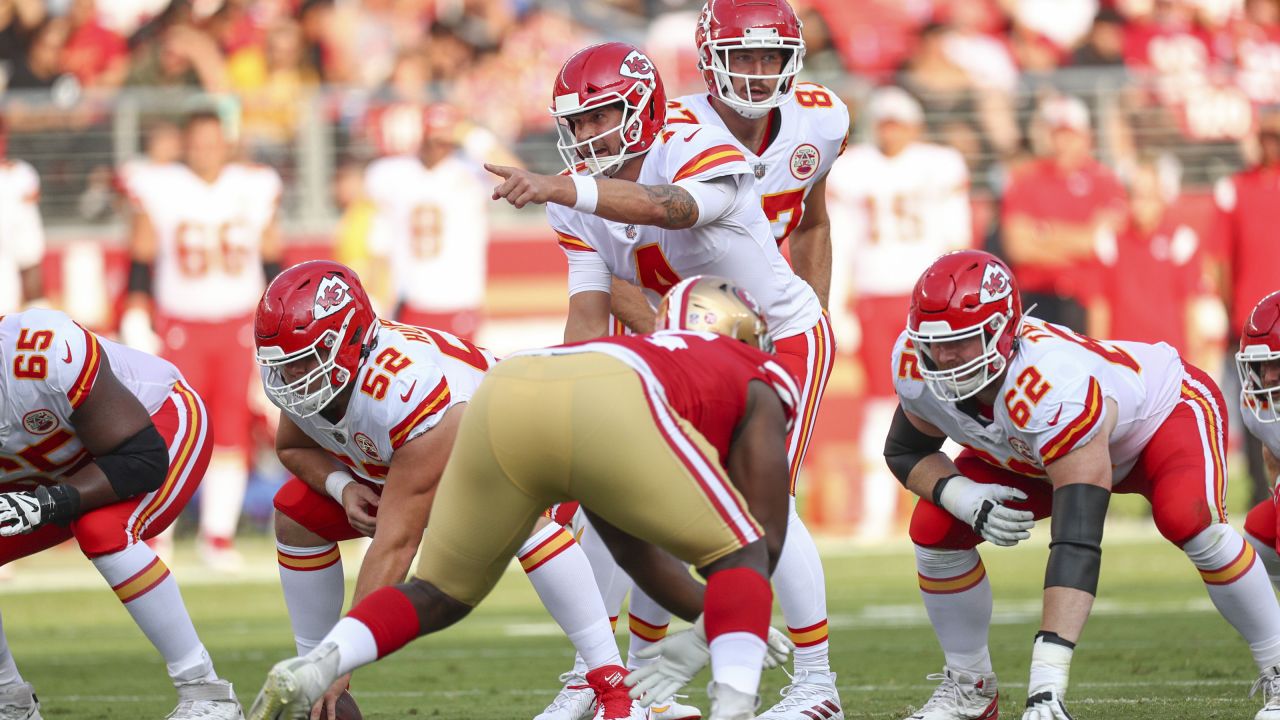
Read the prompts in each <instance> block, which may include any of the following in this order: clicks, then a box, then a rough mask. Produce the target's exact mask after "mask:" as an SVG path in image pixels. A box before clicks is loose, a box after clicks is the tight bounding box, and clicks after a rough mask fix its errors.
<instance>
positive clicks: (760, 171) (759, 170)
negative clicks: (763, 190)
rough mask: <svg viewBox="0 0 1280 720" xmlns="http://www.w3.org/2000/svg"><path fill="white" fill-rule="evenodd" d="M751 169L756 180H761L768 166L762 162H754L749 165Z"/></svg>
mask: <svg viewBox="0 0 1280 720" xmlns="http://www.w3.org/2000/svg"><path fill="white" fill-rule="evenodd" d="M751 170H752V172H754V173H755V174H756V179H757V180H763V179H764V174H765V173H766V172H767V171H768V170H769V168H767V167H765V164H764V163H756V164H755V165H752V166H751Z"/></svg>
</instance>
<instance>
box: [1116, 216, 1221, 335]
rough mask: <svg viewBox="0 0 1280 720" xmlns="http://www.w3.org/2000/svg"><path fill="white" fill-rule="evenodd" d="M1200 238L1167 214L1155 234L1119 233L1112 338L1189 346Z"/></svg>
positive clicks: (1127, 230)
mask: <svg viewBox="0 0 1280 720" xmlns="http://www.w3.org/2000/svg"><path fill="white" fill-rule="evenodd" d="M1201 258H1202V254H1201V248H1200V240H1199V238H1198V237H1197V236H1196V233H1195V231H1194V230H1192V229H1191V228H1189V227H1187V226H1186V225H1183V224H1181V223H1178V222H1177V221H1176V220H1174V219H1172V218H1170V217H1168V216H1166V217H1165V219H1164V221H1163V222H1161V223H1160V225H1159V226H1157V227H1156V228H1155V230H1154V231H1152V232H1144V231H1142V230H1140V229H1138V228H1137V227H1135V226H1133V225H1130V226H1129V227H1126V228H1125V229H1123V230H1122V231H1120V232H1119V233H1117V235H1116V261H1115V264H1114V265H1112V266H1111V267H1110V268H1108V270H1107V282H1106V289H1107V300H1108V301H1109V303H1110V305H1111V331H1110V332H1109V333H1107V337H1108V338H1109V339H1112V340H1131V341H1134V342H1144V343H1157V342H1161V341H1164V342H1167V343H1169V344H1170V345H1172V346H1173V347H1174V348H1175V349H1176V350H1177V351H1178V352H1179V353H1185V352H1186V351H1187V350H1188V348H1187V304H1188V303H1189V302H1190V300H1191V298H1192V296H1193V295H1194V294H1195V293H1196V291H1197V290H1199V289H1200V280H1201V267H1202V264H1201Z"/></svg>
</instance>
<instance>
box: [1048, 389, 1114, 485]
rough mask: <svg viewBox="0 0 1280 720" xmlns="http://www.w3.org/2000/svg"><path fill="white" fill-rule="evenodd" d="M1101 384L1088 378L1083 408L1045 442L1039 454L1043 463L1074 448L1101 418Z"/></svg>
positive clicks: (1059, 456)
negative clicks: (1060, 430) (1087, 389)
mask: <svg viewBox="0 0 1280 720" xmlns="http://www.w3.org/2000/svg"><path fill="white" fill-rule="evenodd" d="M1102 409H1103V404H1102V386H1101V385H1099V384H1098V381H1097V379H1095V378H1089V391H1088V393H1087V394H1086V396H1085V401H1084V410H1083V411H1082V412H1081V413H1080V414H1079V415H1077V416H1076V419H1075V420H1072V421H1071V422H1070V423H1068V424H1067V426H1066V427H1065V428H1063V429H1062V432H1060V433H1058V434H1057V436H1055V437H1054V438H1053V439H1052V440H1050V441H1049V442H1047V443H1045V446H1044V450H1043V451H1041V453H1040V456H1041V458H1042V460H1043V461H1044V464H1045V465H1048V464H1049V463H1051V462H1053V461H1055V460H1057V459H1059V458H1061V457H1062V456H1063V455H1066V454H1067V453H1069V452H1071V451H1072V450H1074V449H1075V447H1076V444H1077V443H1078V442H1079V441H1080V438H1083V437H1085V436H1087V435H1088V434H1089V431H1091V430H1093V426H1094V425H1097V424H1098V420H1100V419H1101V418H1102Z"/></svg>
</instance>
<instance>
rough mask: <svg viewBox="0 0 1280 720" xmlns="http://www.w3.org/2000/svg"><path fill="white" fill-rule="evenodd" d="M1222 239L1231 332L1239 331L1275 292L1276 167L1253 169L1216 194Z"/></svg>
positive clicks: (1279, 210) (1279, 205) (1279, 193)
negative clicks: (1229, 294) (1258, 307)
mask: <svg viewBox="0 0 1280 720" xmlns="http://www.w3.org/2000/svg"><path fill="white" fill-rule="evenodd" d="M1216 195H1217V201H1218V206H1219V208H1220V209H1221V210H1222V211H1223V214H1224V220H1225V223H1224V228H1223V230H1224V234H1223V237H1222V241H1223V245H1224V248H1223V250H1224V253H1223V254H1224V255H1225V260H1226V265H1227V272H1228V273H1229V274H1230V279H1229V280H1228V286H1229V287H1230V289H1231V308H1230V312H1231V332H1232V333H1237V332H1239V331H1240V328H1241V327H1244V323H1245V321H1246V320H1247V319H1248V317H1249V313H1250V312H1251V311H1252V310H1253V306H1254V304H1255V303H1257V302H1258V301H1259V300H1261V299H1262V298H1263V297H1265V296H1266V295H1267V294H1269V293H1271V292H1273V291H1274V290H1275V289H1276V272H1275V247H1276V242H1275V237H1276V227H1277V226H1280V167H1263V166H1258V167H1253V168H1250V169H1248V170H1245V171H1243V172H1240V173H1238V174H1236V175H1235V176H1233V177H1232V178H1231V180H1230V182H1228V183H1224V185H1223V186H1220V187H1219V188H1218V192H1217V193H1216Z"/></svg>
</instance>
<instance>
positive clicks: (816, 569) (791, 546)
mask: <svg viewBox="0 0 1280 720" xmlns="http://www.w3.org/2000/svg"><path fill="white" fill-rule="evenodd" d="M773 591H774V594H776V595H777V596H778V604H779V605H781V606H782V617H783V619H784V620H786V622H787V630H788V632H790V634H791V639H792V641H793V642H795V644H796V649H795V669H796V672H797V673H798V672H800V671H801V670H807V671H808V672H809V673H810V674H811V675H829V674H830V672H831V664H830V662H829V660H828V657H827V656H828V653H829V650H830V643H829V642H828V638H827V584H826V577H825V575H824V574H823V571H822V559H821V558H820V557H819V556H818V546H817V545H815V544H814V542H813V536H811V535H810V534H809V530H808V529H807V528H806V527H805V526H804V522H803V521H801V520H800V516H799V515H797V514H796V499H795V498H794V497H793V498H791V513H790V516H789V517H788V518H787V537H786V540H785V541H784V543H783V545H782V556H781V557H779V558H778V566H777V567H776V568H775V569H774V571H773Z"/></svg>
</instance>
